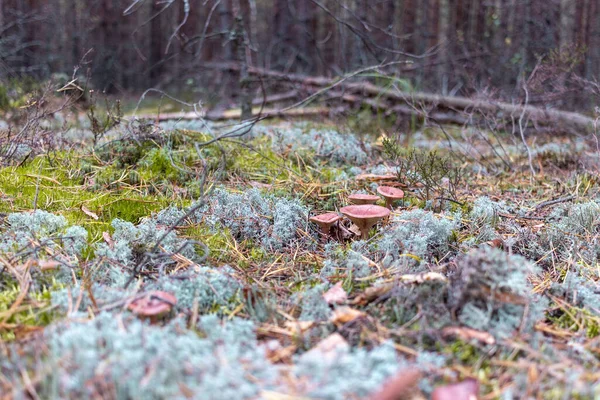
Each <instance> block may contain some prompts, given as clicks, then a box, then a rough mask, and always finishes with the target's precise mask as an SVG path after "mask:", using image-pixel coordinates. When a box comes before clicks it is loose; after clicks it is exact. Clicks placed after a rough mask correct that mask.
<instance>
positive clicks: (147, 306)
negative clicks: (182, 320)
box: [128, 291, 177, 323]
mask: <svg viewBox="0 0 600 400" xmlns="http://www.w3.org/2000/svg"><path fill="white" fill-rule="evenodd" d="M175 304H177V299H176V298H175V296H173V295H172V294H171V293H167V292H162V291H153V292H149V293H147V294H146V295H144V296H143V297H140V298H137V299H135V300H134V301H132V302H131V304H129V307H128V308H129V310H130V311H131V312H133V313H134V314H137V315H138V316H140V317H142V318H149V319H150V321H151V322H152V323H154V322H156V321H158V320H159V319H160V318H161V317H163V316H165V315H166V314H168V313H169V312H170V311H171V309H172V308H173V306H174V305H175Z"/></svg>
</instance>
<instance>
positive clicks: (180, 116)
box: [137, 106, 344, 121]
mask: <svg viewBox="0 0 600 400" xmlns="http://www.w3.org/2000/svg"><path fill="white" fill-rule="evenodd" d="M253 111H254V112H256V114H257V113H258V111H259V110H258V109H255V110H253ZM342 111H344V108H343V107H336V108H331V107H325V106H322V107H304V108H295V109H290V110H281V109H263V111H262V113H261V114H260V115H261V117H262V118H281V117H288V118H293V117H309V116H315V115H328V114H335V113H340V112H342ZM256 114H255V115H256ZM241 115H242V112H241V110H240V109H239V108H235V109H231V110H225V111H215V112H209V113H207V114H206V115H205V116H202V115H199V114H198V113H196V112H193V111H192V112H179V113H165V114H160V115H158V116H156V115H150V114H145V115H139V116H137V118H138V119H140V120H148V119H149V120H154V121H168V120H195V119H200V118H204V119H207V120H209V121H224V120H230V119H239V118H240V116H241Z"/></svg>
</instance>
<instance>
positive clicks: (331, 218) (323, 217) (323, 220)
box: [309, 212, 340, 238]
mask: <svg viewBox="0 0 600 400" xmlns="http://www.w3.org/2000/svg"><path fill="white" fill-rule="evenodd" d="M339 220H340V216H339V215H338V214H337V213H334V212H328V213H325V214H319V215H315V216H314V217H310V218H309V221H310V222H314V223H315V224H317V225H319V227H320V228H321V233H323V237H324V238H326V237H327V235H329V230H330V229H331V227H332V225H333V224H335V223H336V222H338V221H339Z"/></svg>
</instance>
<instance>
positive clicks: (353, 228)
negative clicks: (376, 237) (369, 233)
mask: <svg viewBox="0 0 600 400" xmlns="http://www.w3.org/2000/svg"><path fill="white" fill-rule="evenodd" d="M348 230H349V231H350V232H352V233H353V234H354V235H355V236H360V235H361V234H362V233H361V231H360V229H359V228H358V226H357V225H355V224H352V225H351V226H350V228H348Z"/></svg>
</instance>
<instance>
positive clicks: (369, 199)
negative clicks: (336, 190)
mask: <svg viewBox="0 0 600 400" xmlns="http://www.w3.org/2000/svg"><path fill="white" fill-rule="evenodd" d="M348 200H349V201H350V203H352V204H357V205H360V204H375V203H377V200H379V196H375V195H374V194H362V193H354V194H351V195H350V196H348Z"/></svg>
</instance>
